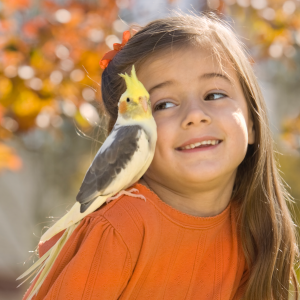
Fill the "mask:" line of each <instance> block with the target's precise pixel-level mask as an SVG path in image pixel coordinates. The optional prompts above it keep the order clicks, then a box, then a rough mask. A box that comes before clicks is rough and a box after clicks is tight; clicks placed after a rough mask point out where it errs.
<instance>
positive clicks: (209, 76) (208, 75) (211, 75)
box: [199, 73, 231, 83]
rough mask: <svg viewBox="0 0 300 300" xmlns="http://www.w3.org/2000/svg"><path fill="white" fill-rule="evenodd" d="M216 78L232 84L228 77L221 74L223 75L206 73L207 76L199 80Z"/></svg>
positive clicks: (202, 76)
mask: <svg viewBox="0 0 300 300" xmlns="http://www.w3.org/2000/svg"><path fill="white" fill-rule="evenodd" d="M214 77H220V78H223V79H225V80H227V81H228V82H230V83H231V80H230V79H229V78H228V77H227V76H226V75H224V74H221V73H205V74H203V75H201V76H200V77H199V78H200V79H210V78H214Z"/></svg>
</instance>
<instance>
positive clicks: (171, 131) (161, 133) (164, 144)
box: [153, 117, 176, 161]
mask: <svg viewBox="0 0 300 300" xmlns="http://www.w3.org/2000/svg"><path fill="white" fill-rule="evenodd" d="M155 122H156V126H157V141H156V149H155V154H154V158H153V160H154V161H158V160H160V159H162V158H165V159H166V158H167V157H168V155H169V154H168V153H170V150H172V149H173V148H174V147H175V145H174V144H175V143H174V139H175V136H174V135H175V133H176V130H175V124H173V125H174V126H172V124H171V123H172V122H171V118H169V119H167V118H158V117H157V118H155Z"/></svg>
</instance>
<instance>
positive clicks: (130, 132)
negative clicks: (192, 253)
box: [17, 65, 157, 300]
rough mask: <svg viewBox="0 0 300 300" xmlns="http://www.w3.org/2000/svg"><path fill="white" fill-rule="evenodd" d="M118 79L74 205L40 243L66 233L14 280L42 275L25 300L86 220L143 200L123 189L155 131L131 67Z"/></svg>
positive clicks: (143, 167)
mask: <svg viewBox="0 0 300 300" xmlns="http://www.w3.org/2000/svg"><path fill="white" fill-rule="evenodd" d="M119 75H120V76H121V77H122V78H123V79H124V80H125V83H126V91H125V92H124V93H123V94H122V95H121V97H120V99H119V102H118V117H117V120H116V123H115V125H114V127H113V129H112V131H111V132H110V134H109V135H108V137H107V138H106V140H105V141H104V143H103V144H102V146H101V147H100V149H99V150H98V152H97V154H96V155H95V158H94V159H93V161H92V163H91V165H90V166H89V168H88V170H87V172H86V174H85V177H84V179H83V182H82V184H81V187H80V189H79V193H78V194H77V196H76V202H75V204H74V205H73V206H72V208H71V209H70V210H69V211H68V212H67V213H66V214H65V215H64V216H63V217H62V218H61V219H59V220H58V221H57V222H56V223H55V224H54V225H53V226H52V227H50V228H49V229H48V230H47V231H46V232H45V233H44V234H43V235H42V237H41V239H40V241H41V242H45V241H47V240H49V239H51V238H52V237H53V236H55V235H56V234H57V233H59V232H61V231H63V230H65V232H64V233H63V235H62V236H61V238H60V239H59V240H58V241H57V242H56V244H55V245H54V246H53V247H52V248H51V249H49V250H48V252H46V253H45V254H44V255H43V256H42V257H41V258H40V259H39V260H37V261H36V262H35V263H34V264H33V265H32V266H31V267H30V268H29V269H28V270H27V271H25V272H24V273H23V274H22V275H21V276H19V277H18V278H17V280H20V279H22V278H24V277H26V276H28V277H27V278H26V280H24V281H23V282H22V283H21V284H23V283H24V282H25V281H27V280H28V279H29V278H31V277H32V276H33V275H35V274H36V276H35V277H34V278H33V280H34V279H35V278H36V277H37V276H38V275H39V274H40V276H39V278H38V279H37V281H36V283H35V285H34V287H33V289H32V291H31V293H30V295H29V296H28V298H27V300H30V299H32V297H33V296H34V294H37V292H38V290H39V288H40V287H41V285H42V283H43V281H44V279H45V278H46V276H47V274H48V273H49V271H50V269H51V267H52V265H53V263H54V262H55V259H56V257H57V256H58V254H59V252H60V250H61V249H62V247H63V245H64V244H65V243H66V241H67V240H68V238H69V237H70V236H71V234H72V232H73V231H74V230H75V228H76V227H77V226H78V225H79V223H80V221H81V220H82V219H83V218H84V217H85V216H87V215H88V214H90V213H92V212H94V211H95V210H97V209H98V208H99V207H100V206H101V205H103V204H104V203H105V202H106V203H109V202H110V201H112V200H114V199H117V198H119V197H120V196H121V195H123V194H125V195H130V196H132V197H138V198H141V199H144V200H146V198H145V197H144V196H143V195H139V194H134V193H136V192H138V190H137V189H130V190H129V191H126V189H127V188H129V187H130V186H132V185H133V184H134V183H135V182H137V181H138V180H139V179H140V178H141V177H142V176H143V175H144V173H145V172H146V171H147V169H148V167H149V166H150V164H151V162H152V159H153V156H154V152H155V146H156V140H157V128H156V123H155V120H154V118H153V115H152V110H151V102H150V95H149V93H148V92H147V90H146V89H145V87H144V85H143V84H142V83H141V82H140V81H139V80H138V78H137V75H136V71H135V67H134V65H132V69H131V76H129V75H128V74H127V73H125V74H119ZM33 271H35V272H34V273H33ZM31 273H33V274H31ZM29 274H31V275H29ZM33 280H32V281H33ZM21 284H20V285H21ZM20 285H19V286H20Z"/></svg>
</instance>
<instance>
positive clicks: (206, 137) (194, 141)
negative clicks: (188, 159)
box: [176, 135, 222, 150]
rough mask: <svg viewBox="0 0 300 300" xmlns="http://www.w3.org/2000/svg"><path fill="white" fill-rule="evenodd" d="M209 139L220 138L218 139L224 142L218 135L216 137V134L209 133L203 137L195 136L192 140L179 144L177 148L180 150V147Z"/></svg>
mask: <svg viewBox="0 0 300 300" xmlns="http://www.w3.org/2000/svg"><path fill="white" fill-rule="evenodd" d="M207 140H218V141H221V142H222V140H221V139H219V138H217V137H215V136H208V135H207V136H203V137H201V138H193V139H190V140H188V141H186V142H184V143H183V144H182V145H180V146H178V147H177V148H176V150H180V149H179V148H182V147H185V146H187V145H190V144H196V143H202V142H203V141H207ZM194 149H195V148H194Z"/></svg>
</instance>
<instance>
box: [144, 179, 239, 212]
mask: <svg viewBox="0 0 300 300" xmlns="http://www.w3.org/2000/svg"><path fill="white" fill-rule="evenodd" d="M234 179H235V174H234V176H232V177H231V178H229V180H228V182H224V181H223V184H218V185H217V187H216V186H215V187H214V188H212V187H210V186H208V185H207V184H205V187H203V189H201V188H199V189H198V191H195V190H188V189H187V190H174V189H172V188H170V187H167V186H164V185H163V184H161V183H160V182H158V181H156V180H154V179H152V178H150V177H148V176H147V175H146V174H145V175H144V176H143V178H142V179H140V183H141V184H144V185H145V186H147V187H148V188H149V189H150V190H152V191H153V192H155V193H156V194H157V195H158V197H159V198H160V199H161V200H162V201H163V202H165V203H166V204H168V205H170V206H171V207H173V208H175V209H177V210H179V211H181V212H183V213H186V214H189V215H193V216H196V217H213V216H216V215H218V214H220V213H221V212H222V211H223V210H224V209H225V208H226V207H227V206H228V204H229V202H230V200H231V194H232V189H233V184H234Z"/></svg>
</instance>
